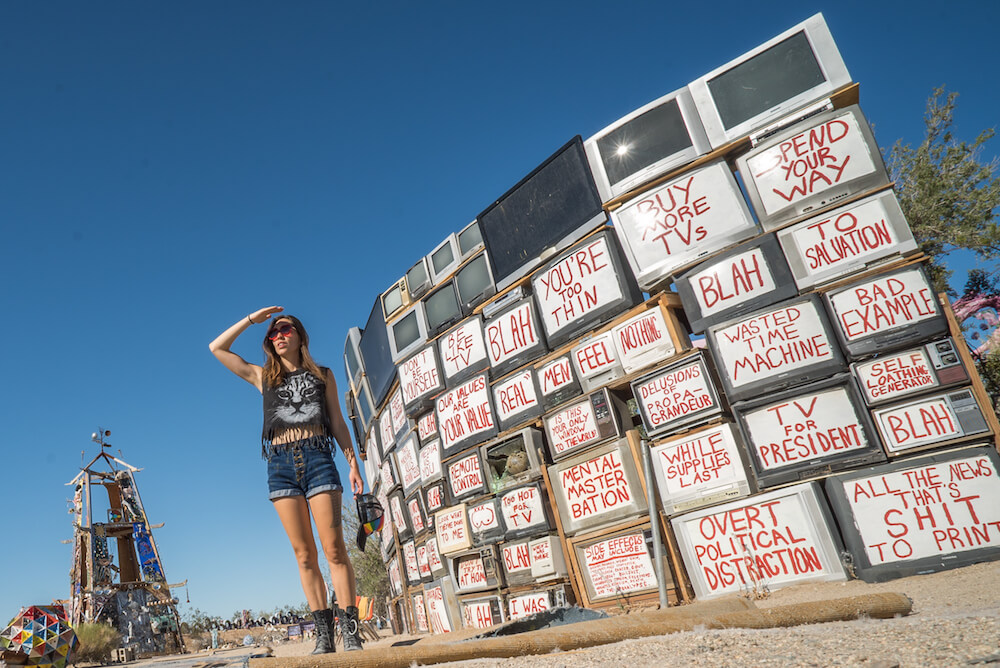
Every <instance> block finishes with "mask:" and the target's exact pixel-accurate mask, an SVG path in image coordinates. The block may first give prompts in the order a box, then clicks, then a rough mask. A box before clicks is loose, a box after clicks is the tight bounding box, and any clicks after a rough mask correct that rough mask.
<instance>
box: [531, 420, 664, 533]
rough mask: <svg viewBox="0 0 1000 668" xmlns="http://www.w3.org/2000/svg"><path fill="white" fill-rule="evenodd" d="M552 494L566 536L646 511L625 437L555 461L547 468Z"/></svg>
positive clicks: (607, 524)
mask: <svg viewBox="0 0 1000 668" xmlns="http://www.w3.org/2000/svg"><path fill="white" fill-rule="evenodd" d="M549 481H550V482H551V483H552V494H553V495H554V496H555V502H556V507H557V508H558V509H559V517H560V518H561V520H562V528H563V532H564V533H565V534H566V535H567V536H571V535H575V534H577V533H580V532H582V531H590V530H594V529H599V528H602V527H605V526H610V525H612V524H616V523H619V522H623V521H625V520H628V519H633V518H636V517H639V516H641V515H644V514H646V512H647V509H648V506H647V504H646V491H645V486H644V483H643V482H642V480H641V478H640V474H639V465H638V463H637V462H636V458H635V455H634V454H633V452H632V448H631V446H630V445H629V442H628V439H624V438H622V439H618V440H616V441H612V442H611V443H607V444H605V445H601V446H598V447H596V448H591V449H589V450H587V451H585V452H581V453H579V454H577V455H576V456H575V457H569V458H567V459H564V460H562V461H558V462H556V463H555V464H553V465H552V466H550V467H549Z"/></svg>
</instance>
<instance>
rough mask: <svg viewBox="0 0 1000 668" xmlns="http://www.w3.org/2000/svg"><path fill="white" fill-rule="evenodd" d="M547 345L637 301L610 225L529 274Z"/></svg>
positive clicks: (561, 341)
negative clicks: (608, 228)
mask: <svg viewBox="0 0 1000 668" xmlns="http://www.w3.org/2000/svg"><path fill="white" fill-rule="evenodd" d="M531 286H532V287H531V289H532V293H533V295H534V300H535V303H536V304H537V305H538V314H539V316H540V317H541V320H542V324H543V325H544V327H545V338H546V339H547V340H548V342H549V345H550V346H552V347H553V348H557V347H559V346H561V345H563V344H564V343H567V342H569V341H570V340H571V339H573V338H576V337H577V336H579V335H580V334H583V333H584V332H587V331H590V330H592V329H595V328H597V327H598V326H600V325H602V324H604V323H605V322H607V321H608V320H610V319H612V318H614V317H615V316H616V315H618V314H620V313H622V312H624V311H627V310H628V309H630V308H632V307H633V306H635V305H636V304H638V303H640V302H641V301H642V292H641V291H640V290H639V286H638V285H636V282H635V277H634V276H633V275H632V269H631V268H630V267H629V264H628V262H627V261H626V260H625V257H624V255H623V253H622V250H621V247H620V246H619V244H618V240H617V239H616V238H615V235H614V233H612V232H611V231H610V230H604V231H602V232H598V233H597V234H594V235H592V236H590V237H587V238H586V239H584V240H583V241H581V242H579V243H578V244H576V245H575V246H573V247H572V248H570V249H568V250H566V251H565V252H563V253H561V254H560V255H559V256H558V257H557V258H556V259H555V260H553V261H552V262H550V263H549V264H548V265H546V266H545V268H543V269H541V270H539V271H538V272H537V273H535V275H534V276H532V278H531Z"/></svg>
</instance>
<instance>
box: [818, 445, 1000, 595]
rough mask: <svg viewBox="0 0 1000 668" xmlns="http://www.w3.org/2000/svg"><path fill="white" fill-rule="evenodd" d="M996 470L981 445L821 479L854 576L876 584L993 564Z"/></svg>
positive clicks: (993, 457)
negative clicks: (987, 563)
mask: <svg viewBox="0 0 1000 668" xmlns="http://www.w3.org/2000/svg"><path fill="white" fill-rule="evenodd" d="M998 470H1000V456H998V455H997V450H996V447H995V446H994V445H993V444H984V445H983V447H973V448H962V449H960V450H951V451H949V452H944V453H939V454H934V455H928V456H925V457H917V458H911V459H906V460H903V461H895V462H892V463H889V464H884V465H882V466H873V467H871V468H867V469H861V470H858V471H849V472H846V473H841V474H839V475H836V476H832V477H830V478H827V480H826V481H825V486H826V494H827V497H829V499H830V505H831V507H832V508H833V512H834V514H835V515H836V517H837V520H838V522H839V523H840V527H841V532H842V533H843V536H844V544H845V546H846V547H847V549H848V550H849V551H850V554H851V555H852V556H853V566H854V572H855V574H856V575H857V577H859V578H860V579H862V580H864V581H865V582H884V581H886V580H893V579H896V578H902V577H909V576H911V575H922V574H924V573H934V572H937V571H943V570H947V569H950V568H960V567H963V566H969V565H971V564H975V563H980V562H985V561H992V560H995V559H997V557H998V556H1000V541H998V540H997V537H996V529H995V527H997V526H998V525H1000V477H997V471H998ZM944 486H946V487H947V490H948V491H947V494H945V493H944V492H943V490H941V488H942V487H944ZM932 490H937V491H932ZM939 494H940V497H941V498H938V495H939ZM982 584H983V586H984V587H985V586H990V585H988V583H987V582H985V581H984V582H983V583H982Z"/></svg>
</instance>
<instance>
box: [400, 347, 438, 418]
mask: <svg viewBox="0 0 1000 668" xmlns="http://www.w3.org/2000/svg"><path fill="white" fill-rule="evenodd" d="M399 387H400V390H401V391H402V394H403V405H404V406H406V407H407V408H411V407H414V406H417V405H419V404H421V403H422V402H423V401H424V400H429V399H430V397H431V396H432V395H434V394H435V393H436V392H439V391H440V390H443V389H444V378H443V377H442V376H441V372H440V370H439V365H438V361H437V355H436V353H435V352H434V346H433V345H430V346H425V347H424V348H421V349H420V350H418V351H417V352H416V353H414V355H413V356H412V357H409V358H407V359H406V360H404V361H403V362H402V363H401V364H400V365H399ZM424 405H427V404H426V403H425V404H424Z"/></svg>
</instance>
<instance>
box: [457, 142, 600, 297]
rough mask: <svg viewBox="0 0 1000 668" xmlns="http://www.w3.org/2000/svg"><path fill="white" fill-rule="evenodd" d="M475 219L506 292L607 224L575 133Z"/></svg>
mask: <svg viewBox="0 0 1000 668" xmlns="http://www.w3.org/2000/svg"><path fill="white" fill-rule="evenodd" d="M476 220H477V221H478V222H479V231H480V233H481V234H482V236H483V243H484V244H485V246H486V253H487V254H488V255H489V256H490V266H491V267H492V268H493V277H494V278H495V279H496V284H497V290H503V289H504V288H506V287H507V286H509V285H512V284H513V283H514V282H516V281H517V280H518V279H520V278H521V277H523V276H525V275H527V274H528V273H530V272H531V271H532V270H533V269H534V268H535V267H537V266H539V265H540V264H541V263H543V262H545V260H546V259H548V257H550V256H551V255H552V254H553V253H554V252H557V251H558V250H559V249H560V248H565V247H566V246H568V245H569V244H571V243H573V242H574V241H576V240H578V239H580V238H581V237H583V236H584V235H585V234H586V233H587V232H589V231H591V230H593V229H594V228H596V227H597V226H599V225H600V224H601V223H603V222H604V221H605V220H606V216H605V214H604V210H603V209H602V208H601V196H600V195H599V194H598V192H597V186H596V185H595V184H594V177H593V175H592V174H591V172H590V166H589V165H588V164H587V156H586V154H585V153H584V150H583V141H582V140H581V139H580V136H579V135H577V136H576V137H574V138H573V139H571V140H570V141H569V142H568V143H567V144H565V145H564V146H563V147H562V148H560V149H559V150H558V151H556V152H555V153H554V154H552V155H551V156H549V157H548V158H547V159H546V160H545V162H543V163H542V164H541V165H539V166H538V167H536V168H535V169H534V170H533V171H532V172H531V173H530V174H528V175H527V176H526V177H524V178H523V179H521V180H520V181H519V182H518V183H517V184H516V185H515V186H514V187H513V188H511V189H510V190H508V191H507V192H506V193H504V194H503V195H502V196H501V197H500V199H498V200H497V201H496V202H494V203H493V204H491V205H490V206H489V207H487V208H486V210H485V211H483V212H482V213H481V214H479V216H477V218H476Z"/></svg>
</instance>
